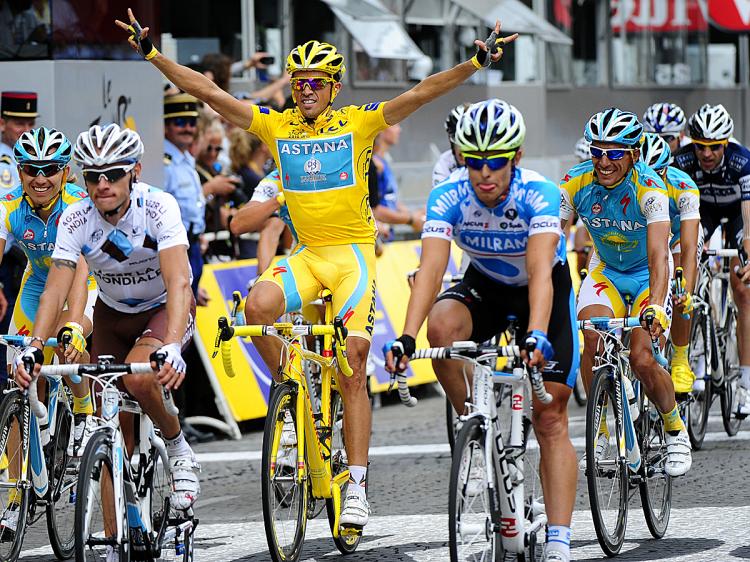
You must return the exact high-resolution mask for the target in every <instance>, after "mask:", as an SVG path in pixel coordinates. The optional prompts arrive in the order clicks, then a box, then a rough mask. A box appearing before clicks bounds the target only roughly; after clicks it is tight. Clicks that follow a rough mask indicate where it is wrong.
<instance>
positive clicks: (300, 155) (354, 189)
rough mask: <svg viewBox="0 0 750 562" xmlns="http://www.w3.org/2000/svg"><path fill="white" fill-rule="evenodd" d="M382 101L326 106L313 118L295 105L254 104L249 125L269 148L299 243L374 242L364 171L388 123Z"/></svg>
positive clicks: (373, 224) (318, 244)
mask: <svg viewBox="0 0 750 562" xmlns="http://www.w3.org/2000/svg"><path fill="white" fill-rule="evenodd" d="M384 105H385V104H384V103H369V104H366V105H362V106H359V107H357V106H347V107H343V108H341V109H335V110H334V109H332V108H328V109H327V110H326V111H324V112H323V113H322V114H321V115H320V116H318V118H317V119H316V120H315V122H314V123H309V122H307V120H306V119H305V118H304V117H302V115H301V114H300V112H299V111H298V110H297V108H294V109H287V110H286V111H284V112H282V113H279V112H277V111H274V110H272V109H269V108H267V107H260V106H257V105H254V106H252V112H253V121H252V124H251V125H250V127H249V128H248V129H247V130H248V131H249V132H251V133H253V134H255V135H257V136H258V137H260V139H261V140H262V141H263V142H264V143H266V145H268V147H269V148H270V149H271V153H272V154H273V159H274V161H275V162H276V165H277V166H278V168H279V175H280V177H281V187H282V189H283V191H284V197H285V199H286V204H287V206H288V208H289V215H290V217H291V220H292V223H294V227H295V229H296V231H297V236H298V237H299V241H300V243H301V244H303V245H305V246H333V245H338V244H374V243H375V231H376V229H375V221H374V219H373V216H372V210H371V208H370V200H369V196H368V193H369V191H368V186H367V176H368V171H369V167H370V159H371V157H372V143H373V141H374V140H375V136H376V135H377V134H378V133H379V132H380V131H382V130H384V129H386V128H387V127H388V124H387V123H386V122H385V117H383V107H384Z"/></svg>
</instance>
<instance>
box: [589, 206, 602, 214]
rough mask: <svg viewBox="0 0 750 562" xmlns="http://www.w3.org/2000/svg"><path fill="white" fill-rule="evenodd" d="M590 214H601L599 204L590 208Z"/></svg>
mask: <svg viewBox="0 0 750 562" xmlns="http://www.w3.org/2000/svg"><path fill="white" fill-rule="evenodd" d="M591 212H592V213H594V214H595V215H598V214H599V213H601V212H602V206H601V204H600V203H594V204H593V205H592V206H591Z"/></svg>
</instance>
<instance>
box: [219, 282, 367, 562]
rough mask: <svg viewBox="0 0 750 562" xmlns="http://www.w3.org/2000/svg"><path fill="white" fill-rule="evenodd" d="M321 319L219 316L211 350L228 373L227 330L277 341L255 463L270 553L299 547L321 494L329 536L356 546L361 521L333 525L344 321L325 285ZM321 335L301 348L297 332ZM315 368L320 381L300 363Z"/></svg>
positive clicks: (340, 481) (343, 467)
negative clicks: (249, 320)
mask: <svg viewBox="0 0 750 562" xmlns="http://www.w3.org/2000/svg"><path fill="white" fill-rule="evenodd" d="M320 298H321V299H322V301H323V304H324V305H325V315H324V318H325V323H324V324H293V323H289V322H279V323H275V324H273V325H268V326H263V325H249V326H237V325H230V322H229V321H228V320H227V318H224V317H222V318H220V319H219V332H218V334H217V337H216V349H217V351H215V352H214V355H215V354H216V353H217V352H218V351H220V352H221V358H222V363H223V365H224V370H225V372H226V374H227V376H229V377H234V376H235V370H234V367H233V365H232V359H231V341H232V339H233V338H234V337H260V336H273V337H276V338H278V339H279V340H280V341H281V342H282V344H283V350H284V361H282V368H281V371H280V377H279V378H280V380H279V381H275V382H274V384H273V386H272V388H271V394H270V397H269V400H268V413H267V415H266V423H265V427H264V431H263V455H262V466H261V481H262V502H263V521H264V524H265V531H266V539H267V541H268V548H269V552H270V555H271V558H272V559H273V560H274V561H276V562H281V561H295V560H298V559H299V558H300V556H301V554H302V547H303V543H304V536H305V530H306V527H307V521H308V519H309V518H310V517H311V515H312V514H313V513H314V512H315V511H316V507H315V504H316V501H318V500H322V501H324V502H325V506H326V511H327V514H328V523H329V526H330V529H331V534H332V536H333V540H334V543H335V544H336V547H337V548H338V550H339V551H340V552H342V553H344V554H349V553H352V552H354V551H355V550H356V549H357V547H358V546H359V542H360V540H361V537H362V529H361V528H357V527H348V526H347V527H341V526H340V524H339V518H340V514H341V505H342V500H341V498H342V496H344V497H345V490H346V486H347V482H348V480H349V468H348V463H347V458H346V451H345V448H344V432H343V416H344V402H343V400H342V398H341V394H340V387H339V384H338V376H339V371H340V372H341V373H343V374H344V375H345V376H351V375H352V370H351V367H350V366H349V363H348V362H347V360H346V328H344V324H343V321H342V320H341V318H340V317H338V316H337V317H335V318H334V317H333V307H332V294H331V291H329V290H327V289H325V290H323V291H321V293H320ZM308 336H322V338H323V345H322V349H321V350H320V353H317V352H315V351H311V350H309V349H307V348H306V344H305V341H304V340H305V338H306V337H308ZM310 362H312V363H315V364H317V365H318V366H319V368H320V373H321V378H320V384H319V385H317V384H316V383H315V382H313V380H312V378H311V373H312V370H311V369H309V368H307V366H306V365H307V364H308V363H310Z"/></svg>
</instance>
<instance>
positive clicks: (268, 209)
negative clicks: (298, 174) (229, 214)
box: [229, 197, 281, 236]
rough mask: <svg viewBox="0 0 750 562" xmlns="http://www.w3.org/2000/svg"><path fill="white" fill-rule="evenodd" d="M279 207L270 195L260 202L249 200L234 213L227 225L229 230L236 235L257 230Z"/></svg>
mask: <svg viewBox="0 0 750 562" xmlns="http://www.w3.org/2000/svg"><path fill="white" fill-rule="evenodd" d="M280 208H281V205H279V202H278V200H277V199H276V198H275V197H272V198H271V199H269V200H268V201H263V202H262V203H260V202H258V201H249V202H248V203H246V204H245V205H243V206H242V208H241V209H240V210H239V211H237V213H235V215H234V218H233V219H232V222H231V223H230V225H229V230H231V231H232V234H234V235H235V236H238V235H240V234H244V233H246V232H258V231H259V230H261V229H262V228H263V226H264V225H265V224H266V221H267V220H268V219H269V218H270V217H271V215H273V214H274V213H275V212H276V211H278V210H279V209H280Z"/></svg>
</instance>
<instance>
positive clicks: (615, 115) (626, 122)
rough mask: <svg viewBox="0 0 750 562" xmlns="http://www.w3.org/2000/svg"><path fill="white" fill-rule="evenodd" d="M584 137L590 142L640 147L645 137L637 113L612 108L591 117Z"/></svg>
mask: <svg viewBox="0 0 750 562" xmlns="http://www.w3.org/2000/svg"><path fill="white" fill-rule="evenodd" d="M583 136H584V137H585V138H586V140H587V141H589V142H594V141H600V142H612V143H616V144H622V145H625V146H638V145H640V143H641V137H642V136H643V125H641V122H640V121H638V116H637V115H636V114H635V113H632V112H630V111H623V110H621V109H617V108H616V107H610V108H608V109H605V110H603V111H600V112H599V113H595V114H594V115H592V116H591V118H590V119H589V122H588V123H586V128H585V129H584V131H583Z"/></svg>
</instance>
